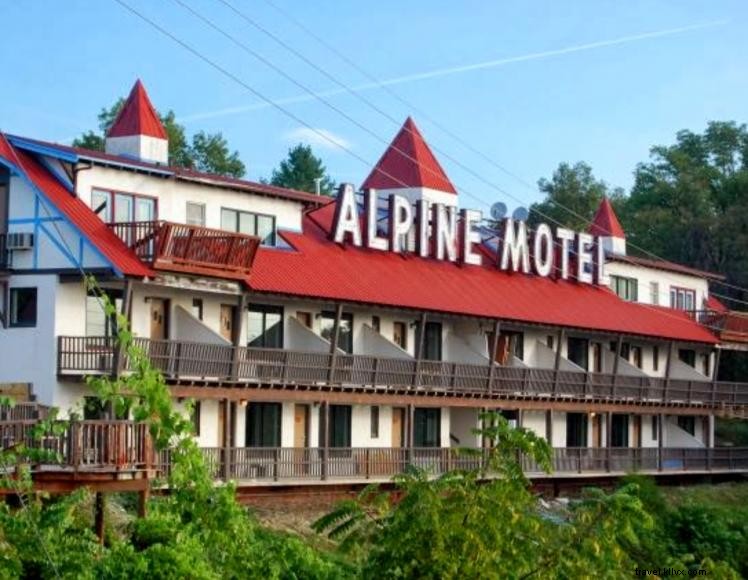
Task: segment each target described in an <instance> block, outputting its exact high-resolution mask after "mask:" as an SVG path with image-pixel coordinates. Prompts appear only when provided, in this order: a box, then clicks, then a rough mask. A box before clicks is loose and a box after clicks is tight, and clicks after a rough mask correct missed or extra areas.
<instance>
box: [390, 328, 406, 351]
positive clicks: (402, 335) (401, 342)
mask: <svg viewBox="0 0 748 580" xmlns="http://www.w3.org/2000/svg"><path fill="white" fill-rule="evenodd" d="M392 341H393V342H394V343H395V344H396V345H398V346H399V347H400V348H402V349H403V350H408V325H407V324H405V323H404V322H395V323H393V324H392Z"/></svg>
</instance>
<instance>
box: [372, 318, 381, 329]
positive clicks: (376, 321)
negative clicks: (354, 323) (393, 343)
mask: <svg viewBox="0 0 748 580" xmlns="http://www.w3.org/2000/svg"><path fill="white" fill-rule="evenodd" d="M380 326H381V320H380V319H379V316H372V317H371V328H372V330H373V331H374V332H379V327H380Z"/></svg>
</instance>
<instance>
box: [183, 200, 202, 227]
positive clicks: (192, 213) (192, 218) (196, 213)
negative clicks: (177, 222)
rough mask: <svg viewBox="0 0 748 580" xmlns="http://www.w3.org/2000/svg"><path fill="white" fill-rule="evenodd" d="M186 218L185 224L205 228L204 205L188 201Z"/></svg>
mask: <svg viewBox="0 0 748 580" xmlns="http://www.w3.org/2000/svg"><path fill="white" fill-rule="evenodd" d="M186 217H187V219H186V220H185V221H186V222H187V224H189V225H191V226H202V227H205V204H204V203H196V202H194V201H188V202H187V213H186Z"/></svg>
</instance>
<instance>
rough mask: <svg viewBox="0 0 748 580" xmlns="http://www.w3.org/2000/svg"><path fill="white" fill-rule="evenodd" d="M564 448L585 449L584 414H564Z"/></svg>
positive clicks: (585, 422)
mask: <svg viewBox="0 0 748 580" xmlns="http://www.w3.org/2000/svg"><path fill="white" fill-rule="evenodd" d="M566 446H567V447H587V414H586V413H566Z"/></svg>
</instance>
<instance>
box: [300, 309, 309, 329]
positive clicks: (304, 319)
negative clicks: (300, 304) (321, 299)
mask: <svg viewBox="0 0 748 580" xmlns="http://www.w3.org/2000/svg"><path fill="white" fill-rule="evenodd" d="M296 320H298V321H299V322H301V324H302V325H303V326H306V327H307V328H311V327H312V313H311V312H304V311H302V310H299V311H298V312H297V313H296Z"/></svg>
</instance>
